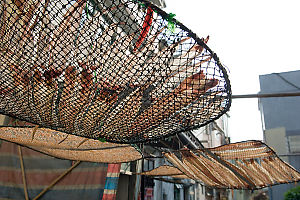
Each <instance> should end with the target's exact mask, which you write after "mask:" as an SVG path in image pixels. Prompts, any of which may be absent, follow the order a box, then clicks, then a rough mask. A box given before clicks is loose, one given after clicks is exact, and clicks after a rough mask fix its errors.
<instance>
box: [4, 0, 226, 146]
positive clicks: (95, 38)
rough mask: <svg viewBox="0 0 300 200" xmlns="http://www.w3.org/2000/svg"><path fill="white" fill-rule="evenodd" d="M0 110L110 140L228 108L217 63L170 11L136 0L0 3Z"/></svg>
mask: <svg viewBox="0 0 300 200" xmlns="http://www.w3.org/2000/svg"><path fill="white" fill-rule="evenodd" d="M0 19H1V23H0V71H1V74H0V81H1V84H0V113H2V114H5V115H8V116H12V117H15V118H18V119H21V120H24V121H28V122H31V123H34V124H37V125H39V126H40V127H44V128H50V129H54V130H57V131H61V132H65V133H68V134H74V135H78V136H83V137H87V138H93V139H99V138H102V139H103V138H104V139H105V140H106V141H110V142H116V143H139V142H146V141H151V140H157V139H160V138H162V137H167V136H170V135H172V134H175V133H179V132H181V131H187V130H192V129H195V128H199V127H201V126H204V125H206V124H207V123H209V122H211V121H213V120H215V119H217V118H219V117H220V116H221V115H222V114H224V113H225V112H227V111H228V109H229V107H230V103H231V88H230V83H229V79H228V75H227V72H226V69H225V68H224V67H223V66H222V64H221V63H220V61H219V58H218V57H217V55H216V54H215V53H214V52H213V51H212V50H211V49H210V48H209V47H208V46H207V44H206V43H207V42H208V40H209V37H205V38H202V39H201V38H199V37H198V36H196V35H195V34H194V33H193V32H191V31H190V30H189V29H188V28H186V27H185V26H184V25H183V24H181V23H180V22H178V21H177V20H176V19H175V18H174V15H173V14H167V13H165V12H164V11H162V10H161V9H160V8H158V7H156V6H154V5H152V4H150V3H149V2H147V1H142V0H141V1H137V0H117V1H106V0H75V1H74V0H65V1H61V0H43V1H40V0H30V1H25V0H19V1H13V0H6V1H2V2H1V3H0Z"/></svg>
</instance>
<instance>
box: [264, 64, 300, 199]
mask: <svg viewBox="0 0 300 200" xmlns="http://www.w3.org/2000/svg"><path fill="white" fill-rule="evenodd" d="M299 77H300V70H299V71H290V72H283V73H272V74H266V75H261V76H259V81H260V93H262V94H269V93H288V92H299V91H300V78H299ZM299 102H300V97H276V98H261V99H259V110H260V113H261V119H262V125H263V132H264V140H265V142H266V144H268V145H269V146H270V147H272V148H273V149H274V150H275V151H276V153H277V154H278V155H279V156H280V158H281V159H282V160H284V161H286V162H288V163H289V164H291V165H292V166H293V167H295V168H296V169H297V170H298V171H299V170H300V123H299V118H300V104H299ZM292 187H295V184H294V183H292V184H284V185H278V186H273V187H272V188H269V197H270V200H282V199H284V196H283V195H284V192H286V191H287V190H288V189H290V188H292Z"/></svg>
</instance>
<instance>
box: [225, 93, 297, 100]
mask: <svg viewBox="0 0 300 200" xmlns="http://www.w3.org/2000/svg"><path fill="white" fill-rule="evenodd" d="M296 96H300V92H284V93H270V94H244V95H232V96H231V97H232V99H246V98H272V97H296Z"/></svg>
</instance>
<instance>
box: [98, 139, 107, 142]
mask: <svg viewBox="0 0 300 200" xmlns="http://www.w3.org/2000/svg"><path fill="white" fill-rule="evenodd" d="M98 140H99V141H100V142H103V143H105V142H106V140H105V139H104V138H99V139H98Z"/></svg>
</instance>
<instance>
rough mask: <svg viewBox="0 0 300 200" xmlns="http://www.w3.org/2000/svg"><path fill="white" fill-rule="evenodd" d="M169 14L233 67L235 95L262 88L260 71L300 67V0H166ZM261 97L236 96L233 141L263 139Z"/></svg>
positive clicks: (231, 72)
mask: <svg viewBox="0 0 300 200" xmlns="http://www.w3.org/2000/svg"><path fill="white" fill-rule="evenodd" d="M165 1H166V4H167V8H165V9H164V10H166V11H167V12H172V13H174V14H176V17H175V18H176V19H177V20H179V21H181V22H182V23H183V24H185V25H186V26H187V27H188V28H190V29H191V30H192V31H193V32H195V33H196V34H197V35H198V36H199V37H206V36H207V35H209V36H210V41H209V42H208V46H209V47H210V48H211V49H212V50H213V51H214V52H216V53H217V55H218V56H219V58H220V60H221V62H222V63H223V64H224V65H225V66H227V67H228V68H229V70H230V73H229V78H230V81H231V85H232V91H233V94H252V93H258V92H259V79H258V78H259V75H261V74H269V73H274V72H285V71H293V70H300V67H299V66H300V12H299V9H300V1H299V0H281V1H279V0H251V1H249V0H248V1H245V0H226V1H224V0H184V1H183V0H165ZM257 102H258V100H257V99H251V100H249V99H247V100H246V99H238V100H233V102H232V107H231V110H230V112H229V114H230V116H231V119H230V121H229V126H230V129H229V130H230V135H231V137H232V141H233V142H237V141H244V140H249V139H257V140H262V138H263V136H262V127H261V121H260V114H259V111H258V103H257Z"/></svg>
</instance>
